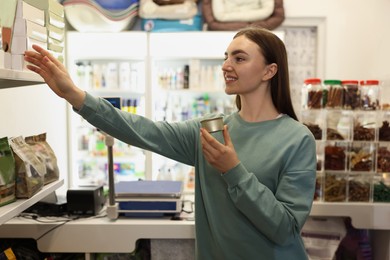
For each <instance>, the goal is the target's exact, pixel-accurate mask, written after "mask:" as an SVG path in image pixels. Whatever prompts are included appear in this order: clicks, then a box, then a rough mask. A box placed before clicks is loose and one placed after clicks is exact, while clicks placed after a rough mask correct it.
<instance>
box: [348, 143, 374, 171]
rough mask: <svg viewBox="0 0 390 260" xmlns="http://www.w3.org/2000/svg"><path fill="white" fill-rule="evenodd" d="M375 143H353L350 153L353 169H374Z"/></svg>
mask: <svg viewBox="0 0 390 260" xmlns="http://www.w3.org/2000/svg"><path fill="white" fill-rule="evenodd" d="M373 161H374V160H373V144H372V143H367V144H359V143H358V144H352V147H351V153H350V167H351V171H365V172H368V171H372V169H373Z"/></svg>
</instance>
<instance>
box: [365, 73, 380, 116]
mask: <svg viewBox="0 0 390 260" xmlns="http://www.w3.org/2000/svg"><path fill="white" fill-rule="evenodd" d="M360 107H361V109H363V110H377V109H379V107H380V104H379V81H378V80H362V81H360Z"/></svg>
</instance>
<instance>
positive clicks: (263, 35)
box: [234, 26, 298, 121]
mask: <svg viewBox="0 0 390 260" xmlns="http://www.w3.org/2000/svg"><path fill="white" fill-rule="evenodd" d="M242 35H244V36H245V37H246V38H248V39H249V40H251V41H253V42H254V43H256V44H257V45H258V46H259V48H260V50H261V52H262V54H263V56H264V58H265V62H266V64H271V63H275V64H277V65H278V71H277V73H276V74H275V75H274V76H273V78H272V79H271V96H272V102H273V103H274V105H275V107H276V109H277V110H278V112H280V113H283V114H287V115H289V116H290V117H291V118H293V119H295V120H297V121H298V118H297V116H296V114H295V111H294V108H293V105H292V101H291V93H290V80H289V71H288V62H287V52H286V47H285V45H284V43H283V41H282V40H281V39H280V38H279V37H278V36H276V35H275V34H274V33H272V32H271V31H269V30H267V29H264V28H261V27H252V26H251V27H246V28H243V29H241V30H240V31H239V32H238V33H237V34H236V35H235V36H234V38H236V37H238V36H242ZM236 106H237V108H238V110H241V98H240V95H237V96H236Z"/></svg>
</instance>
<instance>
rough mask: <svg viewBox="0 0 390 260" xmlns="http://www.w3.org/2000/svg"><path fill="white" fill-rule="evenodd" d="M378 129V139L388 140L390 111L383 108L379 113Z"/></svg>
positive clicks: (389, 135)
mask: <svg viewBox="0 0 390 260" xmlns="http://www.w3.org/2000/svg"><path fill="white" fill-rule="evenodd" d="M378 126H379V130H378V139H379V141H386V142H388V141H390V111H389V110H385V111H382V113H380V116H379V123H378Z"/></svg>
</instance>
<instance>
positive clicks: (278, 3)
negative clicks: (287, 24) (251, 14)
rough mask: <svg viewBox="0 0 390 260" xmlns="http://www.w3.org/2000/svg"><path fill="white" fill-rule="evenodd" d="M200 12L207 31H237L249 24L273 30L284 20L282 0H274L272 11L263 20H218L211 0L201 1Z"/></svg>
mask: <svg viewBox="0 0 390 260" xmlns="http://www.w3.org/2000/svg"><path fill="white" fill-rule="evenodd" d="M202 13H203V18H204V21H205V23H206V24H207V29H208V30H209V31H237V30H239V29H241V28H244V27H247V26H249V25H256V26H261V27H264V28H267V29H269V30H273V29H275V28H277V27H278V26H279V25H281V24H282V22H283V21H284V18H285V16H284V7H283V0H275V7H274V12H273V13H272V15H271V16H269V17H268V18H266V19H264V20H258V21H253V22H220V21H217V20H216V19H215V17H214V15H213V10H212V0H203V1H202Z"/></svg>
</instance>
